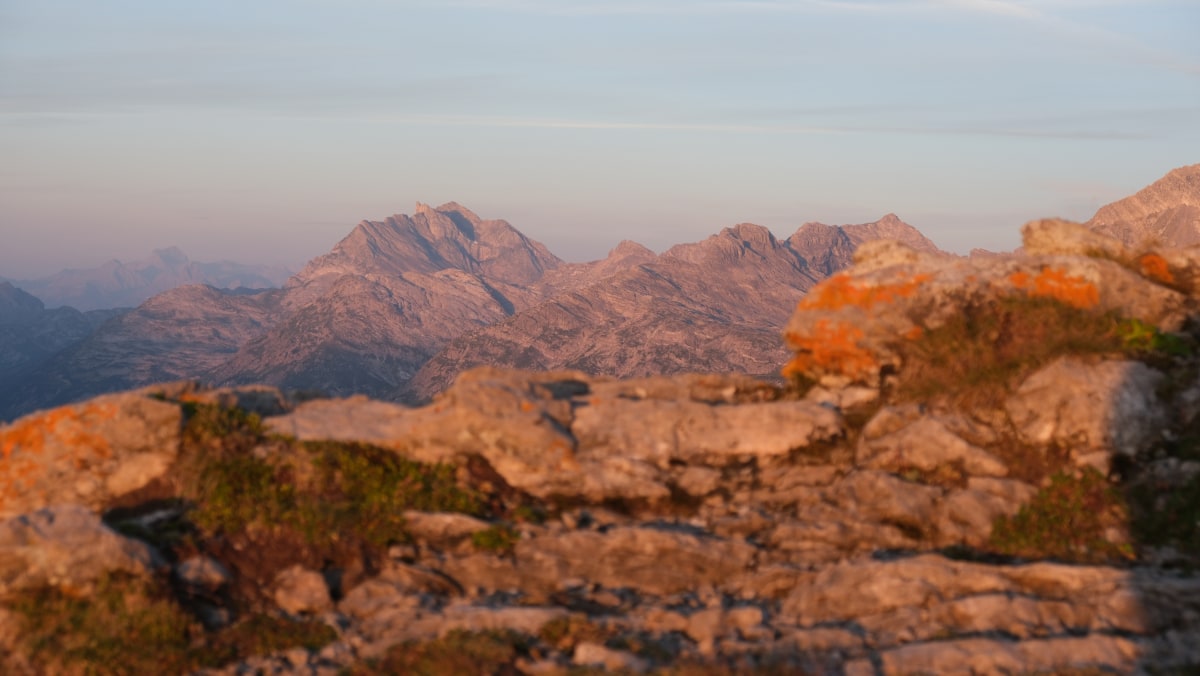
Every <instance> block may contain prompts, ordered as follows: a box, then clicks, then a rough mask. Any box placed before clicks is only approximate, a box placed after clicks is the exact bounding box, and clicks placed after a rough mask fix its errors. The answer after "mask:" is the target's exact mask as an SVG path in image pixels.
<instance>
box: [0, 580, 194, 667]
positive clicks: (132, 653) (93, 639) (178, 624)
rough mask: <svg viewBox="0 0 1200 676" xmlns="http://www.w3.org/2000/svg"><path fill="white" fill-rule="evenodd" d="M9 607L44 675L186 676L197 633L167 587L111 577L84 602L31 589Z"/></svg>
mask: <svg viewBox="0 0 1200 676" xmlns="http://www.w3.org/2000/svg"><path fill="white" fill-rule="evenodd" d="M10 607H11V608H12V610H13V611H15V613H16V615H17V616H18V617H19V618H20V623H21V627H20V631H21V639H20V642H21V647H22V648H23V649H24V651H25V654H26V655H27V656H28V658H29V659H30V661H31V662H32V663H33V664H34V665H35V666H36V667H37V668H38V669H39V670H41V671H44V672H58V671H65V670H68V669H70V670H78V671H80V672H82V673H86V674H151V673H181V672H182V671H184V670H186V668H187V667H188V666H189V664H190V662H191V658H190V656H189V654H188V648H189V645H190V643H191V639H192V637H193V636H194V635H195V634H196V633H197V631H198V630H197V628H196V627H195V626H194V625H193V623H192V620H191V618H190V617H189V616H188V615H187V613H185V612H184V611H183V610H182V609H181V608H180V607H179V606H178V605H177V604H176V603H175V602H174V601H172V600H171V599H170V598H169V597H168V596H167V595H166V594H165V593H164V592H163V590H162V589H160V588H156V587H155V585H153V584H152V583H149V582H146V581H143V580H137V579H132V578H128V577H109V578H105V579H103V580H101V581H100V582H99V584H98V588H97V590H96V592H95V594H94V595H91V596H89V597H86V598H77V597H75V596H71V595H67V594H64V593H63V592H62V591H59V590H58V589H53V588H43V589H37V590H32V591H30V592H27V593H25V594H23V595H21V596H20V597H19V598H17V599H16V600H15V601H13V602H12V603H11V605H10Z"/></svg>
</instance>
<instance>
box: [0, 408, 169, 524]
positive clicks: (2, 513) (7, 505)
mask: <svg viewBox="0 0 1200 676" xmlns="http://www.w3.org/2000/svg"><path fill="white" fill-rule="evenodd" d="M182 421H183V412H182V411H181V410H180V407H179V406H178V405H177V404H172V403H168V402H164V401H159V400H157V399H153V398H151V397H147V396H143V395H141V394H136V393H130V392H126V393H121V394H110V395H104V396H100V397H96V398H95V399H90V400H88V401H85V402H82V403H78V404H72V405H70V406H63V407H60V408H56V409H51V410H49V411H40V412H38V413H32V414H30V415H27V416H25V417H23V418H20V419H18V420H16V421H14V422H13V423H11V424H9V425H5V426H2V427H0V518H3V517H6V516H13V515H16V514H22V513H25V512H30V511H33V510H36V509H39V508H41V507H45V506H47V505H55V504H67V503H70V504H79V505H86V506H87V507H88V508H90V509H93V510H98V509H101V508H102V507H103V506H104V505H105V504H107V503H108V502H109V501H110V500H112V499H113V498H114V497H118V496H121V495H123V494H126V493H130V492H132V491H135V490H137V489H139V488H142V487H143V486H145V485H147V484H149V483H150V482H152V481H154V480H155V479H157V478H159V477H162V476H163V475H164V474H166V472H167V469H168V468H169V467H170V466H171V463H172V462H174V461H175V458H176V456H177V455H178V454H179V442H180V433H181V428H182Z"/></svg>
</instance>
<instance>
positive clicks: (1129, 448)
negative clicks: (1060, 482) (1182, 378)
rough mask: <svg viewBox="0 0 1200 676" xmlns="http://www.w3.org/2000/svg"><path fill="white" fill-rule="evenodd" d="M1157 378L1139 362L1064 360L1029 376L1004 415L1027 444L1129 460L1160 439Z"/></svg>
mask: <svg viewBox="0 0 1200 676" xmlns="http://www.w3.org/2000/svg"><path fill="white" fill-rule="evenodd" d="M1162 380H1163V375H1162V374H1161V373H1159V372H1158V371H1155V370H1153V369H1151V368H1150V367H1148V366H1146V365H1145V364H1143V363H1141V362H1134V361H1103V362H1099V363H1094V364H1093V363H1088V362H1084V361H1081V360H1079V359H1074V358H1069V357H1064V358H1061V359H1058V360H1056V361H1054V362H1053V363H1051V364H1050V365H1048V366H1046V367H1044V368H1043V369H1041V370H1040V371H1038V372H1036V373H1034V374H1033V375H1031V376H1030V377H1029V378H1027V379H1026V380H1025V382H1023V383H1021V386H1020V387H1019V388H1017V391H1016V392H1015V393H1014V394H1013V395H1012V396H1011V397H1009V399H1008V402H1007V403H1006V410H1007V411H1008V415H1009V417H1010V418H1011V419H1012V422H1013V425H1014V426H1015V427H1016V429H1017V433H1018V434H1019V435H1020V437H1021V439H1022V440H1023V441H1025V442H1027V443H1031V444H1038V445H1047V444H1058V445H1060V446H1062V447H1065V448H1070V449H1071V451H1072V453H1073V454H1075V455H1076V456H1082V455H1084V454H1086V453H1088V452H1097V451H1103V452H1107V453H1113V454H1121V455H1134V454H1136V453H1137V452H1139V451H1141V450H1143V449H1145V448H1146V447H1147V446H1149V445H1150V444H1151V443H1153V442H1154V441H1155V440H1157V439H1158V438H1160V437H1161V434H1162V430H1163V428H1164V427H1165V426H1166V424H1167V414H1166V408H1165V406H1164V404H1163V402H1161V401H1160V400H1159V399H1158V395H1157V388H1158V385H1159V384H1160V383H1161V382H1162Z"/></svg>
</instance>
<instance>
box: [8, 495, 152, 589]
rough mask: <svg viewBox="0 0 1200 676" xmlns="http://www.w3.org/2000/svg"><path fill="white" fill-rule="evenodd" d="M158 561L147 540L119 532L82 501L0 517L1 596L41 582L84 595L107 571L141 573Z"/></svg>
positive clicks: (39, 584)
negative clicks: (126, 535)
mask: <svg viewBox="0 0 1200 676" xmlns="http://www.w3.org/2000/svg"><path fill="white" fill-rule="evenodd" d="M160 565H162V564H161V560H160V558H159V556H158V554H157V552H155V551H154V550H153V549H152V548H151V547H150V546H149V545H147V544H145V543H143V542H139V541H137V540H132V539H129V538H126V537H123V536H121V535H118V534H117V533H115V532H114V531H112V530H111V529H110V528H108V526H105V525H104V524H103V523H102V522H101V521H100V518H99V517H97V516H96V515H95V514H92V513H91V511H90V510H88V509H87V508H86V507H83V506H81V505H60V506H57V507H48V508H45V509H40V510H38V511H36V512H31V513H29V514H23V515H20V516H15V517H10V518H8V519H5V520H4V521H0V597H5V596H8V595H11V594H13V593H17V592H20V591H22V590H25V589H30V588H34V587H39V586H50V587H58V588H60V589H62V590H64V591H67V592H69V593H72V594H80V595H85V594H88V593H90V590H91V589H92V587H93V585H94V583H95V582H96V581H97V580H99V579H100V578H101V577H103V576H105V575H107V574H109V573H116V572H120V573H128V574H130V575H136V576H143V577H144V576H149V575H151V574H152V573H153V572H154V570H155V569H156V568H157V567H159V566H160Z"/></svg>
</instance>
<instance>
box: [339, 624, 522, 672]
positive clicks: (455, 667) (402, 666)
mask: <svg viewBox="0 0 1200 676" xmlns="http://www.w3.org/2000/svg"><path fill="white" fill-rule="evenodd" d="M529 647H530V645H529V639H528V637H525V636H522V635H521V634H518V633H516V632H511V631H482V632H467V631H454V632H451V633H449V634H447V635H446V636H445V637H444V638H441V639H438V640H436V641H428V642H425V643H404V644H401V645H396V646H392V647H391V648H389V649H388V651H387V654H386V655H384V657H383V658H382V659H380V660H374V661H371V662H366V663H363V664H358V665H355V666H353V667H350V668H349V669H346V670H344V672H343V673H344V674H345V675H346V676H373V675H375V674H379V675H381V676H382V675H383V674H414V675H418V674H419V675H420V676H458V675H459V674H494V675H497V676H508V675H510V674H511V675H513V676H515V675H516V674H520V673H521V672H520V671H519V670H518V669H517V667H516V661H517V659H518V658H519V657H521V656H522V655H526V654H528V650H529Z"/></svg>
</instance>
